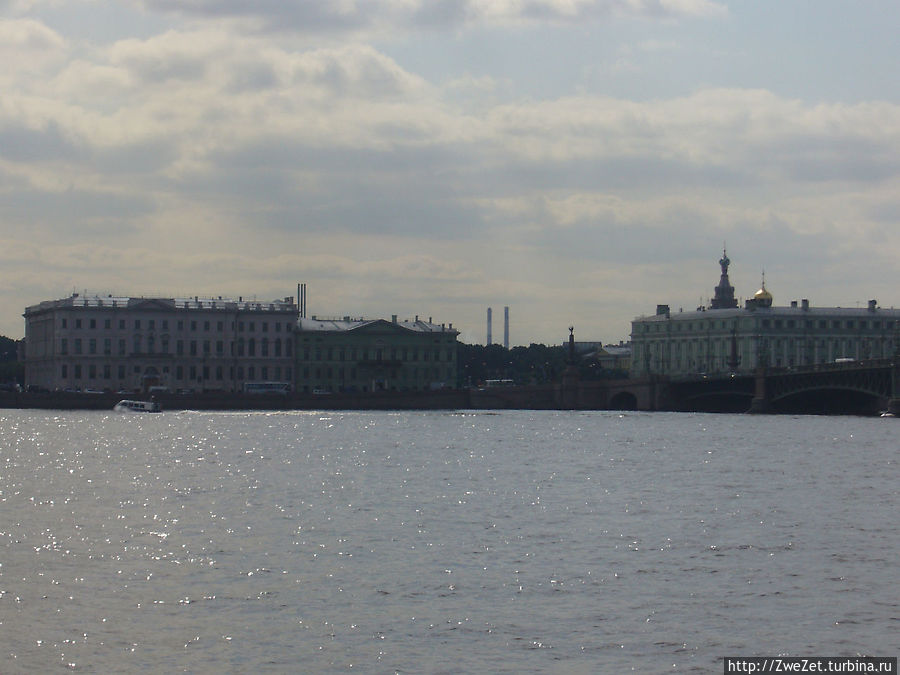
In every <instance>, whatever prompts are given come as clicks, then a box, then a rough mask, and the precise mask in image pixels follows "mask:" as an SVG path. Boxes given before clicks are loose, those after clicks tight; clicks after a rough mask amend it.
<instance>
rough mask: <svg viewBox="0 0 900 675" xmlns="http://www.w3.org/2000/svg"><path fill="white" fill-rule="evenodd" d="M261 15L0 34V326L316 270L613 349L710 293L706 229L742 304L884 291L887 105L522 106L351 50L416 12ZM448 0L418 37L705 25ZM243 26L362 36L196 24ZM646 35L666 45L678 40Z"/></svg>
mask: <svg viewBox="0 0 900 675" xmlns="http://www.w3.org/2000/svg"><path fill="white" fill-rule="evenodd" d="M147 6H148V7H149V6H157V5H147ZM179 6H180V5H179ZM175 7H176V6H175V4H174V3H173V4H172V5H171V8H172V11H173V12H175V11H176V10H175ZM250 7H251V6H250V5H247V4H246V3H243V4H241V5H239V4H237V3H235V4H233V5H228V4H227V3H206V4H204V3H193V4H190V5H188V8H189V9H190V10H191V12H192V13H193V16H194V20H192V21H191V22H190V23H185V24H180V23H178V21H176V20H173V21H172V24H171V26H170V27H169V28H168V29H167V30H166V31H164V32H160V33H159V34H155V35H151V36H149V37H139V36H134V35H131V36H126V35H122V36H121V37H120V39H111V40H108V41H106V42H103V43H100V42H90V41H85V40H73V39H70V38H69V37H68V36H66V35H65V34H60V33H58V32H56V31H53V30H50V29H49V28H47V27H46V26H44V25H43V24H41V23H39V22H38V21H37V19H22V20H15V21H4V22H0V33H2V31H6V35H7V37H8V38H9V39H8V40H7V41H6V42H7V44H8V45H12V46H8V47H7V48H8V49H9V50H11V53H12V54H14V55H16V57H17V59H18V60H17V61H16V63H19V62H20V61H23V60H24V61H26V62H27V63H25V62H23V65H21V66H17V67H16V68H13V69H8V70H5V71H4V72H3V73H2V74H0V80H2V82H3V83H4V96H3V97H2V98H0V203H2V204H4V209H3V210H2V212H0V228H2V229H0V238H2V239H3V242H2V245H3V246H4V251H11V250H21V251H23V255H22V256H9V255H7V256H6V258H5V259H4V271H5V276H4V277H3V279H4V282H3V283H4V284H5V285H4V286H3V287H4V288H6V289H13V288H15V291H14V292H7V294H6V297H5V298H4V297H3V294H0V333H3V334H13V335H15V334H17V333H18V332H20V331H21V320H20V317H19V314H20V313H21V310H22V306H23V305H24V304H28V303H32V302H37V301H40V300H43V299H47V298H48V297H56V296H60V295H64V294H67V293H68V292H70V291H71V290H72V289H73V288H76V289H82V287H85V286H86V287H88V288H92V289H94V290H97V291H103V290H104V289H108V291H109V292H124V293H148V294H152V293H160V294H164V295H177V294H182V295H184V294H190V295H193V294H208V295H219V294H229V295H230V294H235V295H237V294H242V295H246V294H248V293H256V294H258V295H259V296H260V297H268V296H271V297H276V296H283V295H287V294H292V289H291V286H292V285H293V284H295V283H296V282H297V281H306V282H309V283H310V285H311V290H312V291H313V292H314V293H315V297H316V302H317V304H318V307H319V308H321V311H320V313H322V314H325V313H335V314H343V313H354V314H367V315H378V314H381V315H389V314H391V313H400V314H403V313H406V312H408V313H410V314H415V313H419V314H425V315H434V316H435V318H437V319H439V320H440V321H444V320H446V321H453V322H454V324H455V325H460V326H466V325H468V326H475V327H480V326H481V325H482V324H483V310H484V307H485V306H486V305H487V304H493V305H495V306H500V305H502V304H510V305H512V306H513V307H514V309H513V312H514V315H515V316H524V314H525V313H526V310H525V308H526V307H528V313H529V315H530V317H531V318H532V320H531V321H530V322H529V327H528V332H529V335H528V337H527V338H525V341H526V342H527V341H530V340H532V339H534V340H538V341H546V340H549V339H551V338H552V339H553V340H554V341H556V340H557V337H556V331H557V329H558V328H561V330H560V331H559V332H560V333H561V335H560V336H559V341H561V340H562V339H564V338H565V326H567V325H569V323H571V322H573V321H574V320H575V318H576V316H573V315H578V316H580V317H582V318H581V321H589V322H590V323H589V324H588V325H587V326H585V327H584V329H583V330H589V331H590V330H592V331H595V332H596V333H597V334H598V335H600V336H601V337H603V338H604V339H619V338H620V337H624V336H625V332H626V331H627V321H628V319H630V318H631V316H632V315H633V314H637V313H640V312H642V311H648V310H652V307H653V306H655V303H656V302H658V301H659V302H671V303H672V304H673V305H677V304H679V303H683V304H684V305H686V306H689V305H693V304H694V303H696V302H697V301H698V299H699V298H700V297H701V295H705V296H708V295H709V294H710V293H711V289H712V286H713V285H714V283H715V282H716V281H717V274H718V273H717V265H716V263H715V260H716V259H717V257H718V255H719V247H720V246H721V242H722V240H723V239H726V240H727V241H728V244H729V253H730V254H731V256H732V258H733V260H734V273H735V276H734V278H733V281H734V282H735V285H736V286H738V288H739V293H742V292H743V293H747V292H752V290H755V289H750V290H749V291H748V289H749V288H750V287H751V286H754V285H755V284H757V283H758V275H759V269H760V268H761V267H762V266H766V267H767V269H769V270H770V272H771V275H772V284H773V288H774V287H775V286H780V287H781V288H788V287H797V288H800V287H802V286H803V284H804V283H806V284H809V282H808V281H806V279H807V278H818V277H820V276H821V273H822V270H828V271H829V272H830V276H829V277H828V278H826V279H824V280H822V281H821V283H819V287H818V288H816V289H814V290H816V291H817V292H818V293H821V296H820V297H819V299H820V301H828V300H830V298H829V297H828V294H832V293H833V294H834V295H839V294H840V293H846V292H849V291H847V290H846V288H847V287H848V286H847V285H846V284H845V285H844V286H841V285H840V283H838V282H837V280H841V281H843V280H844V279H846V278H847V277H848V276H850V275H852V274H856V275H857V276H858V277H859V279H860V280H861V281H860V283H859V284H857V285H856V286H853V288H855V289H859V288H862V287H863V286H865V287H866V288H869V287H873V286H877V285H878V284H879V283H884V284H885V286H887V285H888V284H887V282H882V281H881V279H882V277H883V276H884V275H880V274H878V273H877V271H876V266H877V264H878V263H882V264H884V265H885V266H886V267H887V268H888V269H891V265H893V262H892V261H894V260H895V259H896V256H897V255H900V234H898V230H897V228H896V227H894V225H895V224H896V217H897V214H898V213H900V207H898V202H897V198H896V195H897V194H900V160H898V159H897V158H898V157H900V105H898V104H896V103H892V102H889V101H887V100H883V101H879V100H872V101H865V102H844V103H839V102H828V101H827V100H824V102H822V101H813V102H811V101H808V100H802V99H800V98H795V97H788V96H782V95H778V94H776V93H774V91H772V90H771V89H768V88H765V87H762V86H761V87H758V88H753V89H750V88H746V87H700V88H697V89H695V90H693V91H691V92H688V93H681V94H679V95H668V96H661V95H660V96H646V97H645V98H643V99H642V100H634V99H631V98H627V97H623V96H613V95H610V94H603V95H601V94H596V93H590V92H582V93H579V94H577V95H573V94H571V93H570V94H567V95H562V96H555V95H543V96H535V97H533V98H527V97H524V96H522V95H520V94H517V93H516V87H515V86H514V83H511V81H510V80H509V79H507V78H506V74H505V73H503V74H497V73H496V72H494V71H491V70H490V69H488V68H485V70H484V71H483V72H463V73H460V72H451V73H450V75H449V76H447V77H433V76H429V75H426V74H424V73H426V72H427V69H423V68H419V67H418V64H417V62H416V61H415V59H414V58H412V57H411V56H410V55H409V53H408V52H404V51H403V50H402V49H400V50H396V51H394V50H392V49H390V48H389V47H387V46H382V48H378V47H376V46H375V45H373V44H368V43H365V42H363V41H361V40H358V39H356V37H357V36H358V35H361V34H362V33H361V32H357V31H363V30H369V29H371V28H372V27H373V26H383V25H386V24H387V23H391V24H392V25H399V26H401V27H410V29H412V28H411V27H412V26H414V25H415V24H416V22H421V21H425V20H426V18H428V17H424V16H423V14H422V12H424V10H425V4H424V3H422V2H418V1H412V0H411V1H409V2H399V1H398V2H395V3H386V4H382V5H381V6H380V7H379V9H378V11H376V9H375V4H374V3H373V4H369V3H362V2H360V3H354V2H343V3H335V4H331V5H325V4H322V5H321V6H319V5H315V6H313V5H312V4H308V6H306V7H305V8H298V7H296V6H293V7H292V8H290V7H289V8H285V6H284V5H282V4H281V3H277V4H276V3H270V4H268V5H266V4H263V5H261V6H260V7H261V9H257V8H254V9H252V10H251V9H249V8H250ZM440 7H441V8H443V10H445V12H446V16H444V17H440V16H432V17H430V18H428V20H433V21H435V22H437V23H440V22H443V24H442V25H445V26H451V27H452V26H463V25H466V26H476V25H477V26H488V25H490V26H492V27H494V28H496V27H498V26H501V25H504V26H505V25H507V24H511V23H516V22H521V21H525V20H528V21H534V22H535V24H534V25H539V24H540V21H539V20H538V18H537V17H539V16H545V17H549V18H548V19H547V21H548V22H567V21H571V22H572V23H573V25H577V24H579V22H582V21H590V20H592V19H593V18H594V17H595V16H599V15H601V14H603V13H616V12H627V13H629V15H630V16H651V15H654V16H655V14H654V13H662V15H666V16H671V15H672V13H673V12H674V13H677V14H678V15H680V16H685V15H702V14H705V13H708V12H715V11H718V10H719V9H720V7H719V5H714V4H711V3H705V2H696V3H691V2H687V1H685V2H681V3H666V2H662V1H657V2H649V1H646V2H626V1H625V0H622V1H621V2H578V1H574V0H573V1H571V2H562V1H560V2H551V1H550V0H547V1H546V2H538V1H536V2H528V1H526V0H522V1H520V2H513V1H512V0H510V1H509V2H500V3H496V4H488V3H475V2H447V3H443V4H441V5H440ZM249 11H253V12H258V13H260V14H266V13H268V17H269V18H270V19H273V20H274V18H275V17H277V16H279V12H286V11H294V12H301V11H302V12H305V14H304V15H303V16H302V17H301V16H300V15H299V14H295V15H294V16H293V17H287V18H286V20H285V22H286V23H287V24H290V21H291V20H293V21H297V20H299V19H300V18H303V20H304V21H308V22H310V24H309V25H310V26H312V25H314V24H315V22H316V21H319V22H320V23H324V24H329V22H330V25H332V26H333V27H334V28H335V30H336V31H338V32H341V31H346V33H345V34H349V32H351V31H352V32H354V41H346V42H333V43H331V44H328V43H326V42H324V41H322V40H319V39H318V38H312V39H306V38H304V37H297V36H289V37H285V36H277V37H273V34H270V35H268V36H265V35H263V34H261V33H258V32H254V31H252V30H250V31H248V30H243V29H242V30H239V31H236V30H235V26H236V24H234V23H229V22H219V21H207V20H204V19H203V18H202V17H203V16H207V15H208V16H224V15H229V16H232V17H238V15H239V14H241V13H242V12H249ZM242 20H245V19H242ZM242 28H244V27H243V26H242ZM494 35H495V33H490V36H494ZM636 44H643V46H644V47H645V48H647V47H648V46H650V47H653V48H657V47H658V48H661V49H662V48H664V49H666V50H668V51H666V54H667V55H668V54H672V55H673V58H674V55H675V54H677V53H678V52H679V50H678V49H677V45H678V44H679V42H678V41H677V40H676V41H673V40H672V39H671V38H666V39H658V38H656V37H654V38H653V39H648V40H642V41H640V42H639V43H636ZM491 46H493V45H491ZM2 48H3V47H2V46H0V49H2ZM670 48H671V49H670ZM611 52H612V53H613V54H616V53H619V51H618V49H612V50H611ZM389 54H390V55H389ZM19 56H22V57H23V58H22V59H19V58H18V57H19ZM511 57H512V55H511ZM515 57H517V58H521V54H516V55H515ZM38 75H39V76H38ZM831 279H834V280H835V282H834V283H833V284H832V281H831ZM776 280H777V283H776ZM21 289H28V290H27V291H25V292H24V295H23V291H22V290H21ZM853 292H854V293H860V294H863V295H866V294H868V291H860V290H854V291H853ZM876 292H877V293H878V294H881V295H882V297H884V298H886V299H887V295H886V291H885V292H882V291H880V290H874V291H872V293H876ZM667 294H671V296H674V297H671V296H669V295H667ZM809 294H810V295H812V293H809ZM661 296H662V297H661ZM888 300H889V299H888ZM834 301H835V302H839V301H843V302H846V301H847V300H841V299H840V298H835V299H834ZM3 303H5V304H3ZM516 306H518V310H517V309H516ZM317 311H319V310H317ZM516 311H518V314H516ZM586 317H590V319H588V318H586ZM469 330H472V329H471V328H470V329H469ZM473 332H474V333H479V332H480V330H474V331H473ZM581 334H583V333H581V332H580V333H579V335H581ZM585 337H586V338H587V336H585Z"/></svg>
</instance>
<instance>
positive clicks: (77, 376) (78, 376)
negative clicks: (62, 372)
mask: <svg viewBox="0 0 900 675" xmlns="http://www.w3.org/2000/svg"><path fill="white" fill-rule="evenodd" d="M75 379H76V380H80V379H81V364H79V363H76V364H75Z"/></svg>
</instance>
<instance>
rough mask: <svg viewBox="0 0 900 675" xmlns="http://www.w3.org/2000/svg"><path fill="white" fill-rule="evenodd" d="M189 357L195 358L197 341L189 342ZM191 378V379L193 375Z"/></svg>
mask: <svg viewBox="0 0 900 675" xmlns="http://www.w3.org/2000/svg"><path fill="white" fill-rule="evenodd" d="M191 356H197V341H196V340H191ZM191 377H193V375H192V376H191Z"/></svg>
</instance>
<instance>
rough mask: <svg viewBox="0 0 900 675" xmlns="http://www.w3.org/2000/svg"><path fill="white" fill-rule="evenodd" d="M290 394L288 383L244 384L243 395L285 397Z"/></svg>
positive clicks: (289, 384)
mask: <svg viewBox="0 0 900 675" xmlns="http://www.w3.org/2000/svg"><path fill="white" fill-rule="evenodd" d="M290 392H291V383H290V382H244V393H245V394H280V395H281V396H287V395H288V394H289V393H290Z"/></svg>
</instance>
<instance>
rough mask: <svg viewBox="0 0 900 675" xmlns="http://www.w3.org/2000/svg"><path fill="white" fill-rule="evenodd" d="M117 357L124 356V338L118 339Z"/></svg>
mask: <svg viewBox="0 0 900 675" xmlns="http://www.w3.org/2000/svg"><path fill="white" fill-rule="evenodd" d="M119 356H125V338H119Z"/></svg>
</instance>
